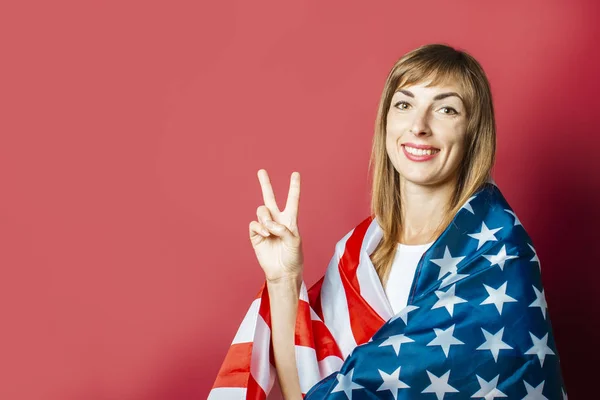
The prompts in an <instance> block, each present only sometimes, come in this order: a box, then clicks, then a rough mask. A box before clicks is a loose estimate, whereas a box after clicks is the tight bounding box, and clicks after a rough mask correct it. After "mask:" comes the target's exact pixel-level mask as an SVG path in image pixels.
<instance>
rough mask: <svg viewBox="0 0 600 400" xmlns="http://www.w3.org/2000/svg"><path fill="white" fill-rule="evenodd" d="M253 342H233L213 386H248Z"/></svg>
mask: <svg viewBox="0 0 600 400" xmlns="http://www.w3.org/2000/svg"><path fill="white" fill-rule="evenodd" d="M251 354H252V343H236V344H232V345H231V347H229V351H227V355H226V356H225V360H224V361H223V364H222V365H221V369H220V370H219V373H218V374H217V379H216V380H215V383H214V385H213V388H218V387H241V388H244V387H246V385H247V383H248V379H249V377H250V357H251Z"/></svg>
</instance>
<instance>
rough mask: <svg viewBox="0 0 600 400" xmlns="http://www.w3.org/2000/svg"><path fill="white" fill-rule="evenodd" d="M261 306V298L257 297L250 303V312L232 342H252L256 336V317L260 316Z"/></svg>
mask: <svg viewBox="0 0 600 400" xmlns="http://www.w3.org/2000/svg"><path fill="white" fill-rule="evenodd" d="M259 307H260V298H258V299H255V300H254V301H253V302H252V304H250V307H249V308H248V312H247V313H246V316H245V317H244V320H243V321H242V323H241V324H240V327H239V328H238V331H237V333H236V334H235V337H234V338H233V342H232V343H231V344H236V343H248V342H252V339H253V338H254V328H255V324H256V318H257V317H258V308H259Z"/></svg>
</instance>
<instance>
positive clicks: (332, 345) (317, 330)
mask: <svg viewBox="0 0 600 400" xmlns="http://www.w3.org/2000/svg"><path fill="white" fill-rule="evenodd" d="M312 328H313V336H314V337H315V338H316V343H315V347H316V348H315V351H316V352H317V361H321V360H323V359H324V358H326V357H329V356H338V357H339V358H341V359H342V360H343V359H344V357H343V356H342V351H341V350H340V348H339V346H338V345H337V343H336V341H335V339H334V338H333V335H332V334H331V332H330V331H329V329H328V328H327V326H326V325H325V324H324V323H323V322H321V321H312Z"/></svg>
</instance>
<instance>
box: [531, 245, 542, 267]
mask: <svg viewBox="0 0 600 400" xmlns="http://www.w3.org/2000/svg"><path fill="white" fill-rule="evenodd" d="M527 246H529V248H531V251H533V258H532V259H531V260H529V261H531V262H536V263H538V268H540V270H541V268H542V264H540V259H539V258H538V255H537V252H536V251H535V249H534V248H533V246H532V245H530V244H529V243H527Z"/></svg>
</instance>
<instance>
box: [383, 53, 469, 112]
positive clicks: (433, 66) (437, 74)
mask: <svg viewBox="0 0 600 400" xmlns="http://www.w3.org/2000/svg"><path fill="white" fill-rule="evenodd" d="M398 72H399V74H398V84H397V86H396V89H395V90H394V91H398V90H399V89H401V88H403V87H406V86H412V85H418V84H422V83H425V82H428V81H431V82H429V83H428V84H427V85H426V87H431V86H454V85H456V86H458V90H459V91H460V94H461V96H462V97H463V99H464V101H465V108H466V109H467V114H470V113H471V110H472V104H473V99H474V97H475V90H476V89H475V83H474V82H473V81H472V80H471V74H470V73H469V72H468V70H467V69H466V68H465V66H464V64H463V63H461V62H460V60H456V59H455V60H447V59H429V60H410V59H409V60H407V61H406V62H405V63H404V65H403V68H402V70H401V71H398Z"/></svg>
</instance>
